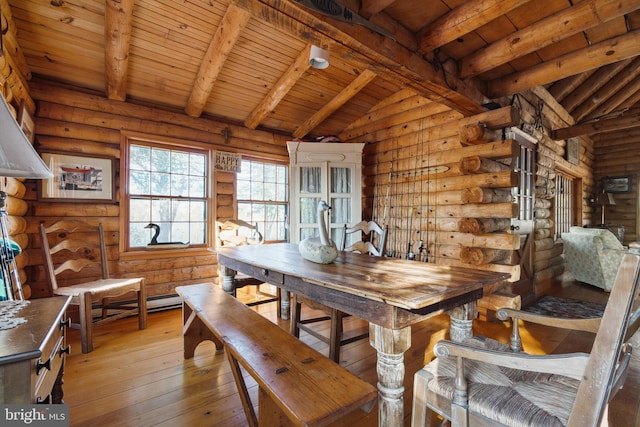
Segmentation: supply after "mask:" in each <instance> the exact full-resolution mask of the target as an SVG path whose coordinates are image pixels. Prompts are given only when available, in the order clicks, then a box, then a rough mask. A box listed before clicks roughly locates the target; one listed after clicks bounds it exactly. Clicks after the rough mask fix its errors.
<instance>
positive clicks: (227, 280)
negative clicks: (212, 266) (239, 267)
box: [220, 265, 236, 297]
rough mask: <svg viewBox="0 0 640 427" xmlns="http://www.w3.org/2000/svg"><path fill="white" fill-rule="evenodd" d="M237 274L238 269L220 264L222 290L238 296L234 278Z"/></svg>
mask: <svg viewBox="0 0 640 427" xmlns="http://www.w3.org/2000/svg"><path fill="white" fill-rule="evenodd" d="M235 276H236V271H235V270H232V269H230V268H228V267H225V266H224V265H221V266H220V277H221V278H222V282H221V283H222V290H224V291H225V292H226V293H228V294H230V295H232V296H234V297H235V296H236V288H235V286H234V285H233V278H234V277H235Z"/></svg>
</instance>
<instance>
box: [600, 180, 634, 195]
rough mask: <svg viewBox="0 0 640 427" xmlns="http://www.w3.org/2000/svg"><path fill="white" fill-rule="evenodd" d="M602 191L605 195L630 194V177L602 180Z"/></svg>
mask: <svg viewBox="0 0 640 427" xmlns="http://www.w3.org/2000/svg"><path fill="white" fill-rule="evenodd" d="M602 191H603V192H605V193H630V192H631V177H630V176H615V177H606V178H602Z"/></svg>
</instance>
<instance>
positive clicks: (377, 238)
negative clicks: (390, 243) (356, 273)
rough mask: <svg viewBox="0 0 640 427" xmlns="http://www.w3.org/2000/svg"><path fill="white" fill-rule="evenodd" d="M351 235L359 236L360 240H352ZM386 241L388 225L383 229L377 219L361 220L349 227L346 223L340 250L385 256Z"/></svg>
mask: <svg viewBox="0 0 640 427" xmlns="http://www.w3.org/2000/svg"><path fill="white" fill-rule="evenodd" d="M351 236H357V237H356V238H357V239H358V240H357V241H355V242H352V241H351V239H350V237H351ZM386 241H387V227H386V226H385V228H384V229H383V228H382V227H380V226H379V225H378V224H377V223H376V222H375V221H360V222H359V223H357V224H356V225H354V226H353V227H347V224H345V225H344V228H343V230H342V242H341V243H340V250H341V251H350V252H359V253H361V254H371V255H375V256H383V255H384V249H385V244H386Z"/></svg>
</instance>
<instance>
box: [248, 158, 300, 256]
mask: <svg viewBox="0 0 640 427" xmlns="http://www.w3.org/2000/svg"><path fill="white" fill-rule="evenodd" d="M240 168H241V172H240V173H238V175H237V176H236V186H237V187H236V191H237V198H238V219H242V220H244V221H246V222H248V223H250V224H253V225H257V226H258V231H259V232H260V233H261V234H262V235H263V236H264V239H265V242H271V243H273V242H286V241H287V240H288V239H289V236H288V229H287V227H286V225H287V215H288V212H289V200H288V195H289V187H288V167H287V166H286V165H283V164H278V163H269V162H265V161H257V160H252V159H243V160H242V163H241V166H240Z"/></svg>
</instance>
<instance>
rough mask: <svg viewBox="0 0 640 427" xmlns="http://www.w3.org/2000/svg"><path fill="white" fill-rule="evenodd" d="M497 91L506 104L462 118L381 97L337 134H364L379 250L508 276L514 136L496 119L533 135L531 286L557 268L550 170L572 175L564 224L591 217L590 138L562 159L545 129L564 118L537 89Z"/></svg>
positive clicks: (369, 210)
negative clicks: (512, 94) (381, 238)
mask: <svg viewBox="0 0 640 427" xmlns="http://www.w3.org/2000/svg"><path fill="white" fill-rule="evenodd" d="M502 101H503V105H509V106H507V107H503V108H501V109H498V110H493V111H488V112H486V113H482V114H479V115H477V116H473V117H466V118H464V117H462V116H460V115H457V114H455V113H454V112H451V111H449V110H443V109H442V108H439V107H437V106H435V105H432V104H430V103H420V102H417V101H416V102H413V103H407V102H405V103H404V106H405V107H406V106H407V105H414V107H413V108H409V109H408V110H404V111H403V112H402V114H401V115H400V114H399V113H397V112H396V111H395V110H394V108H395V105H386V104H384V105H380V107H379V110H374V111H371V112H370V113H369V114H368V115H367V117H366V118H363V120H362V123H357V124H355V125H354V126H353V128H352V129H349V130H348V131H345V133H344V135H345V136H348V137H350V138H352V140H353V141H362V140H365V141H367V142H370V143H369V144H367V146H366V147H365V157H364V168H363V174H364V202H363V206H365V208H364V212H363V217H364V218H373V219H374V220H376V221H377V222H379V223H380V224H385V225H387V226H388V227H389V237H388V239H387V242H388V243H387V244H388V246H387V255H388V256H393V257H399V258H406V257H407V256H409V257H415V259H417V260H421V261H426V260H429V262H436V263H440V264H447V265H457V266H465V267H472V268H478V269H486V270H494V271H504V272H508V273H511V275H512V281H517V280H519V279H520V278H521V266H520V265H519V262H518V259H517V255H516V254H515V252H517V249H518V248H519V245H520V241H519V238H518V236H517V235H515V234H511V233H510V230H509V226H510V218H514V217H517V209H518V207H517V206H516V205H514V204H513V203H512V197H511V193H510V189H511V188H512V187H514V186H516V185H517V181H516V179H517V177H516V176H515V174H513V173H512V172H510V170H511V167H510V164H511V158H512V157H513V156H514V153H516V151H515V150H516V149H517V143H515V142H513V141H510V140H504V141H503V140H501V139H499V138H500V136H501V132H498V129H500V128H502V127H508V126H511V125H516V126H518V127H521V128H522V127H525V128H527V130H528V131H529V132H530V133H533V135H534V136H535V137H536V139H538V141H539V143H538V144H537V147H536V152H537V172H536V174H537V175H536V184H535V185H536V189H535V191H536V204H535V210H534V214H535V231H534V234H533V236H534V238H535V241H534V244H533V251H534V254H533V262H532V264H533V271H531V272H528V274H529V275H532V276H533V280H534V285H535V289H534V292H535V293H539V292H540V291H542V290H543V289H544V288H545V287H547V286H551V285H553V283H554V279H556V278H557V277H558V276H559V275H561V274H562V273H563V271H564V268H563V260H562V257H561V254H562V244H561V241H557V240H555V239H554V236H553V231H554V224H555V214H554V212H555V211H554V209H555V194H556V193H555V178H556V171H557V170H561V171H563V173H566V174H568V175H571V176H574V177H576V178H578V181H577V182H579V183H581V187H580V188H579V190H578V197H577V212H578V217H577V218H576V219H575V224H574V225H582V224H589V223H591V221H592V219H591V217H592V214H593V209H592V208H591V207H590V206H589V205H588V203H587V202H588V199H589V197H590V195H591V194H592V193H593V191H594V190H593V189H594V180H593V175H592V170H591V168H592V164H593V158H594V152H593V143H592V141H590V140H589V139H584V140H581V153H580V162H579V164H578V165H574V164H571V163H569V162H568V161H567V160H566V158H565V145H566V142H565V141H553V140H551V139H550V138H549V137H548V136H547V135H548V134H549V131H550V130H551V129H555V128H559V127H563V126H566V125H567V124H570V123H571V118H570V117H567V116H566V114H564V115H563V113H562V112H561V109H560V108H557V106H555V105H554V104H553V102H552V100H549V98H548V97H546V96H545V93H544V91H543V90H541V91H531V92H527V93H524V94H520V95H519V99H518V100H517V102H513V101H514V100H513V99H511V100H506V99H505V100H502ZM541 105H542V108H541V107H540V106H541ZM558 111H560V112H558ZM383 112H385V113H386V114H384V113H383ZM400 116H402V117H403V118H408V120H403V119H402V118H400ZM479 123H481V124H483V125H485V126H483V127H479V126H478V124H479Z"/></svg>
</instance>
